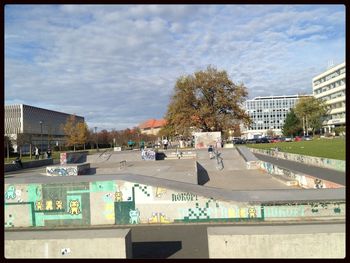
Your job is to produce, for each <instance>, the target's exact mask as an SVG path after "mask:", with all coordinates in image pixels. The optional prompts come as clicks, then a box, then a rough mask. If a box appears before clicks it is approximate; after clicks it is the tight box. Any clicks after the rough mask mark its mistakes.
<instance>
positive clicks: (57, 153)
mask: <svg viewBox="0 0 350 263" xmlns="http://www.w3.org/2000/svg"><path fill="white" fill-rule="evenodd" d="M110 149H111V148H106V149H105V148H102V149H99V152H100V153H102V152H103V151H105V150H110ZM77 151H84V150H77ZM86 151H88V154H94V153H96V152H97V151H96V149H87V150H86ZM61 152H67V151H61ZM61 152H60V151H53V152H52V156H51V157H52V158H53V159H54V160H59V159H60V153H61ZM5 156H6V155H5ZM15 159H16V157H10V158H9V159H7V157H5V158H4V163H5V164H6V163H12V162H13V161H14V160H15ZM21 161H22V162H30V161H35V155H34V154H33V155H32V158H30V156H29V155H22V158H21Z"/></svg>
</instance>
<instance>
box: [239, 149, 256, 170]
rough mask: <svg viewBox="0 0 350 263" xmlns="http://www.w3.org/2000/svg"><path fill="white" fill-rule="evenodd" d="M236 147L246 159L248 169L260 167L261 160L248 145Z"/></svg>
mask: <svg viewBox="0 0 350 263" xmlns="http://www.w3.org/2000/svg"><path fill="white" fill-rule="evenodd" d="M236 149H237V151H238V153H239V154H240V155H241V156H242V157H243V159H244V160H245V161H246V167H247V169H248V170H251V169H258V168H259V166H260V160H259V159H258V158H256V156H255V155H254V154H252V153H251V151H249V149H248V148H247V147H246V146H236Z"/></svg>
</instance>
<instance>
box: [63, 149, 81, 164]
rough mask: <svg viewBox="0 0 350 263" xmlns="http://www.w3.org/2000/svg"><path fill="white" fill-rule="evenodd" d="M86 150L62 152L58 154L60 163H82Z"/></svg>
mask: <svg viewBox="0 0 350 263" xmlns="http://www.w3.org/2000/svg"><path fill="white" fill-rule="evenodd" d="M86 156H87V152H84V151H83V152H64V153H61V154H60V164H61V165H64V164H69V163H84V162H86Z"/></svg>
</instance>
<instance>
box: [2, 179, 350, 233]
mask: <svg viewBox="0 0 350 263" xmlns="http://www.w3.org/2000/svg"><path fill="white" fill-rule="evenodd" d="M5 189H6V192H5V220H4V221H5V227H40V226H49V227H53V226H63V225H76V226H79V225H81V226H83V225H87V226H88V225H112V224H117V225H128V224H133V225H136V224H170V223H198V222H236V221H268V220H275V219H290V218H292V219H293V220H295V219H300V218H313V217H317V218H319V217H321V218H323V217H325V218H329V217H333V218H337V219H339V218H345V201H341V202H340V201H339V202H329V201H328V202H327V201H324V202H309V203H306V202H305V203H301V202H288V203H287V202H285V203H276V204H274V203H258V204H256V203H254V204H250V203H245V202H236V201H222V200H216V199H214V198H207V197H204V196H200V195H197V194H193V193H189V192H176V191H174V190H171V189H166V188H163V187H157V186H155V187H153V186H150V185H144V184H139V183H133V182H127V181H118V180H110V181H97V182H96V181H95V182H79V183H78V182H77V183H64V184H58V183H57V184H7V185H5ZM18 195H20V198H21V201H22V202H18V200H17V199H18Z"/></svg>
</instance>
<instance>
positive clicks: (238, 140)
mask: <svg viewBox="0 0 350 263" xmlns="http://www.w3.org/2000/svg"><path fill="white" fill-rule="evenodd" d="M232 142H233V144H245V140H242V139H235V140H233V141H232Z"/></svg>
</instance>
